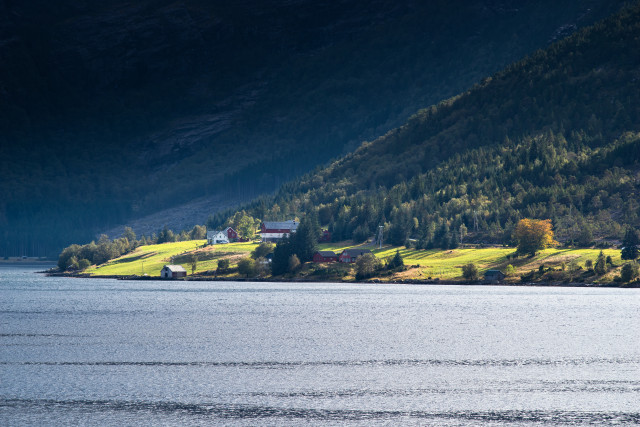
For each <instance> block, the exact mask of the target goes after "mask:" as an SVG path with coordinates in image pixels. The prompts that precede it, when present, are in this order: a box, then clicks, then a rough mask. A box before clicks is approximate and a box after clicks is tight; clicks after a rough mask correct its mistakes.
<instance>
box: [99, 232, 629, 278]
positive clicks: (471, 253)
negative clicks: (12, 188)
mask: <svg viewBox="0 0 640 427" xmlns="http://www.w3.org/2000/svg"><path fill="white" fill-rule="evenodd" d="M204 243H205V241H204V240H196V241H187V242H176V243H163V244H159V245H149V246H142V247H139V248H137V249H136V250H135V251H134V252H132V253H130V254H127V255H125V256H122V257H120V258H117V259H114V260H112V261H110V262H108V263H106V264H103V265H100V266H92V267H90V268H89V269H88V270H87V271H86V273H89V274H92V275H123V276H126V275H134V274H137V275H141V274H143V261H144V273H146V274H148V275H149V276H159V275H160V270H161V269H162V266H163V265H165V264H168V263H171V259H172V257H174V261H175V262H176V263H181V264H183V265H184V267H185V268H186V269H187V271H189V273H190V267H189V266H188V265H187V264H186V262H181V258H180V257H181V256H184V255H185V254H187V253H191V252H194V251H195V252H197V253H198V258H199V261H198V265H197V269H196V272H205V271H207V270H215V268H216V266H217V260H218V259H220V258H230V260H231V267H235V266H236V264H237V261H238V260H239V259H240V258H242V257H245V256H248V255H249V253H250V252H251V251H252V250H253V249H254V248H255V247H256V246H257V244H255V243H231V244H228V245H216V246H209V247H204V248H203V247H202V246H203V244H204ZM347 247H352V246H350V245H349V243H348V242H343V243H331V244H322V245H320V249H322V250H333V251H335V252H340V251H341V250H342V249H345V248H347ZM196 248H197V249H196ZM397 249H400V253H401V254H402V256H403V258H404V262H405V265H407V266H417V267H414V268H410V269H409V270H408V271H405V272H402V273H398V274H397V275H395V276H391V277H390V278H389V280H392V279H401V278H402V279H411V278H413V279H427V278H429V277H432V278H441V279H460V278H461V269H460V267H462V266H463V265H464V264H467V263H470V262H471V263H474V264H476V265H477V266H478V269H479V270H480V272H481V273H483V272H484V271H485V270H488V269H493V268H497V269H500V270H503V271H504V269H505V268H506V266H507V265H508V264H512V265H513V266H514V267H515V268H516V273H517V275H520V274H523V273H527V272H529V271H531V270H537V269H538V267H539V266H540V265H541V264H544V265H545V266H546V267H555V268H558V267H559V266H560V265H561V264H562V263H563V262H564V263H566V264H569V263H570V262H571V261H572V260H574V259H575V260H576V261H577V262H578V263H579V264H580V265H581V266H584V263H585V261H586V260H588V259H590V260H592V261H594V263H595V260H596V258H597V256H598V254H599V252H600V250H599V249H547V250H544V251H541V252H539V253H538V254H537V255H536V256H535V257H531V258H518V259H515V260H508V259H507V256H508V255H510V254H512V253H513V252H514V251H515V249H514V248H481V249H475V248H461V249H454V250H448V251H442V250H414V249H406V248H396V247H390V246H386V247H383V248H382V249H373V252H374V254H375V255H376V256H377V257H378V258H381V259H384V258H386V257H391V256H393V255H394V254H395V251H396V250H397ZM604 254H605V255H608V256H611V258H612V259H613V262H614V264H615V265H620V264H621V259H620V251H619V250H615V249H605V250H604ZM613 275H614V272H610V273H609V274H608V275H607V276H606V278H607V279H609V280H610V279H612V278H613Z"/></svg>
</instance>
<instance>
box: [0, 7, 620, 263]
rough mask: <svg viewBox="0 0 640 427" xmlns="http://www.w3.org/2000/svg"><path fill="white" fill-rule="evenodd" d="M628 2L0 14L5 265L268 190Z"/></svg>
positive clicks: (4, 10)
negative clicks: (170, 213)
mask: <svg viewBox="0 0 640 427" xmlns="http://www.w3.org/2000/svg"><path fill="white" fill-rule="evenodd" d="M622 3H623V2H622V1H617V0H616V1H611V0H587V1H583V2H574V1H566V2H558V1H550V0H544V1H539V2H521V1H515V0H479V1H473V2H464V3H463V4H460V3H457V2H456V3H455V4H454V3H450V2H447V1H435V2H422V1H417V0H416V1H407V2H391V1H364V0H362V1H360V0H358V1H346V0H344V1H335V2H325V3H318V2H315V1H311V0H300V1H283V0H280V1H277V0H271V1H262V0H260V1H259V0H244V1H234V2H209V1H204V0H183V1H169V0H143V1H137V2H129V1H124V0H111V1H106V2H79V1H72V0H60V1H56V2H49V1H44V0H32V1H29V2H18V1H13V0H0V63H2V64H3V66H2V67H0V129H2V132H0V159H1V160H0V162H1V163H2V164H1V166H2V171H3V180H2V183H0V196H2V197H0V235H2V236H3V243H2V245H0V255H4V254H6V255H15V254H17V253H21V254H22V253H24V254H26V255H45V254H52V253H55V252H56V251H57V250H59V248H60V247H61V246H63V245H66V244H68V243H71V242H82V241H86V240H87V239H90V238H91V237H92V236H93V235H95V233H96V232H100V231H101V230H106V229H110V228H112V227H114V226H117V225H121V224H124V223H127V221H134V220H136V219H140V218H148V215H152V214H154V213H158V212H163V211H164V210H165V209H169V208H176V207H177V208H180V206H184V205H186V204H189V203H190V201H191V200H203V199H204V198H209V199H210V200H214V201H215V200H220V201H222V202H220V203H213V204H206V208H203V209H202V210H211V211H212V212H209V214H210V213H213V211H215V210H216V209H220V208H223V207H225V208H226V207H228V206H229V205H230V203H229V201H234V202H240V201H246V200H249V199H250V198H252V197H255V196H256V195H259V194H263V193H265V192H272V191H274V190H275V189H276V188H277V187H278V186H279V185H280V184H282V183H283V182H286V181H287V180H289V179H291V178H294V177H296V176H298V175H300V174H302V173H305V172H307V171H309V170H311V169H313V168H314V167H316V166H318V165H320V164H322V163H324V162H326V161H328V160H329V159H331V158H335V157H336V156H340V155H342V154H345V153H346V152H348V151H351V150H353V149H354V148H356V147H357V146H358V145H359V144H360V142H362V141H363V140H372V139H374V138H376V137H378V136H379V135H381V134H384V133H385V132H387V131H388V130H389V129H391V128H393V127H395V126H398V125H400V124H401V123H403V122H404V121H405V120H406V119H407V117H409V116H410V115H411V114H413V113H414V112H415V111H417V110H418V109H419V108H422V107H425V106H428V105H430V104H433V103H436V102H438V101H440V100H442V99H445V98H447V97H450V96H453V95H455V94H457V93H460V92H461V91H463V90H464V89H466V88H468V87H470V86H471V85H473V84H474V83H476V82H477V81H479V80H480V79H482V78H483V77H485V76H488V75H490V74H492V73H494V72H496V71H497V70H499V69H501V68H502V67H504V66H505V65H507V64H508V63H510V62H512V61H514V60H517V59H519V58H520V57H522V56H524V55H526V54H527V53H530V52H532V51H533V50H535V49H536V48H539V47H543V46H544V45H546V44H547V43H549V41H552V40H554V39H556V38H558V37H559V36H562V35H564V34H567V33H570V32H571V31H573V30H574V29H575V28H579V27H582V26H585V25H588V24H590V23H592V22H594V21H595V20H597V19H600V18H602V17H604V16H606V15H608V14H610V13H612V12H614V11H615V10H617V9H618V7H619V6H620V4H622ZM193 206H205V205H200V204H198V203H195V204H194V205H193ZM189 209H190V208H189ZM206 216H207V215H204V217H206ZM202 217H203V215H201V214H198V215H197V217H194V218H193V223H194V224H195V223H197V222H201V219H200V218H202ZM160 222H162V221H160ZM169 222H170V221H166V223H169ZM187 222H188V221H186V222H185V223H187ZM176 224H178V223H176ZM43 236H44V237H43Z"/></svg>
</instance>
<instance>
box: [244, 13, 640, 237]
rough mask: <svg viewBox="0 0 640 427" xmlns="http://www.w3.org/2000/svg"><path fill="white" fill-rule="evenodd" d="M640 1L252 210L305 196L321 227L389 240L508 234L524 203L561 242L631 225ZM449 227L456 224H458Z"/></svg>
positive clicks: (297, 208)
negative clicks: (380, 234) (382, 232)
mask: <svg viewBox="0 0 640 427" xmlns="http://www.w3.org/2000/svg"><path fill="white" fill-rule="evenodd" d="M638 52H640V5H638V4H636V5H635V6H633V7H631V8H629V9H626V10H625V11H624V12H621V13H620V14H618V15H615V16H613V17H611V18H609V19H606V20H605V21H603V22H601V23H598V24H597V25H595V26H593V27H590V28H588V29H584V30H581V31H579V32H577V33H576V34H574V35H573V36H571V37H570V38H568V39H566V40H564V41H561V42H558V43H555V44H553V45H552V46H550V47H549V48H548V49H545V50H540V51H537V52H535V53H534V54H532V55H531V56H530V57H528V58H525V59H523V60H521V61H519V62H517V63H514V64H512V65H510V66H508V67H507V68H506V69H505V70H504V71H502V72H499V73H497V74H495V75H494V76H492V77H491V78H486V79H484V80H483V81H482V82H481V83H479V84H477V85H476V86H474V87H473V88H472V89H470V90H468V91H466V92H464V93H463V94H461V95H459V96H456V97H454V98H451V99H449V100H447V101H444V102H442V103H440V104H438V105H434V106H432V107H430V108H427V109H424V110H421V111H420V112H418V113H417V114H416V115H414V116H413V117H411V119H410V120H409V121H408V122H407V123H406V124H405V125H403V126H401V127H399V128H397V129H394V130H392V131H390V132H388V133H387V134H386V135H384V136H383V137H380V138H378V139H376V140H374V141H373V142H367V143H364V144H363V145H362V146H361V147H360V148H358V149H357V150H356V151H355V152H354V153H353V154H349V155H347V156H345V157H344V158H343V159H340V160H338V161H336V162H334V163H332V164H331V165H330V166H329V167H327V168H324V169H319V170H318V171H316V172H315V173H312V174H309V175H307V176H305V177H304V178H302V179H300V180H297V181H295V182H294V183H292V184H289V185H286V186H285V187H283V189H282V190H281V191H280V192H279V194H278V195H277V196H276V197H275V199H262V200H259V201H257V202H255V203H254V204H253V207H252V209H253V211H252V213H253V215H254V216H258V217H262V218H267V219H280V218H283V217H286V216H291V215H296V214H300V213H303V212H307V211H310V210H315V209H318V213H319V217H320V221H321V222H322V223H323V224H324V225H327V226H328V227H329V229H330V230H332V231H333V237H334V239H337V240H340V239H344V238H354V239H356V240H364V239H365V238H367V237H369V236H371V235H373V234H374V232H375V231H376V230H377V227H378V226H380V225H384V226H385V229H386V235H387V236H388V239H390V240H391V241H392V242H393V243H396V244H402V243H404V242H405V241H406V239H408V238H413V239H415V241H416V244H417V245H418V246H419V247H433V246H437V247H445V248H446V247H451V246H455V245H456V244H457V242H459V240H460V238H461V237H464V235H465V234H466V233H469V234H473V235H474V236H473V237H474V239H476V240H477V241H493V242H504V243H507V242H509V240H510V238H511V234H512V231H513V227H514V225H515V223H516V222H517V221H518V220H519V219H521V218H524V217H530V218H542V219H546V218H548V219H551V220H552V221H553V225H554V227H555V229H556V233H557V237H558V239H559V240H560V241H562V242H574V243H577V244H582V245H587V244H591V243H592V242H593V241H594V240H597V239H609V240H615V239H619V238H621V237H622V236H623V235H624V231H625V227H627V226H629V225H630V226H635V227H637V226H639V225H640V56H639V55H638ZM461 235H462V236H461Z"/></svg>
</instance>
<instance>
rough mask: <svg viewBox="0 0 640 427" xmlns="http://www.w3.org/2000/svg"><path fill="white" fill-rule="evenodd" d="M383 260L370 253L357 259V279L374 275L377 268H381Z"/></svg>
mask: <svg viewBox="0 0 640 427" xmlns="http://www.w3.org/2000/svg"><path fill="white" fill-rule="evenodd" d="M380 267H381V262H380V260H379V259H378V258H376V256H375V255H373V254H371V253H368V254H364V255H362V256H359V257H358V259H356V280H362V279H366V278H368V277H371V276H373V274H374V273H375V271H376V270H378V269H380Z"/></svg>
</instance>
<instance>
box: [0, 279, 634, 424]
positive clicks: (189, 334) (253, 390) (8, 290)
mask: <svg viewBox="0 0 640 427" xmlns="http://www.w3.org/2000/svg"><path fill="white" fill-rule="evenodd" d="M32 271H33V270H29V269H25V268H22V269H17V268H9V267H0V273H1V274H2V280H1V281H0V379H1V381H0V425H3V426H4V425H7V426H12V425H77V424H79V425H96V426H97V425H212V424H218V425H229V424H232V425H282V424H285V425H292V424H293V425H318V424H320V425H343V424H345V423H347V424H349V425H388V424H393V425H425V424H427V425H428V424H437V425H456V426H459V425H478V424H483V425H542V424H544V425H598V424H616V425H624V424H635V423H640V410H639V409H638V408H639V406H638V404H637V402H638V401H639V398H640V344H639V343H638V339H637V337H638V336H640V334H639V332H640V324H639V322H638V321H637V319H638V315H639V314H640V292H639V291H638V290H631V289H628V290H625V289H588V288H515V287H482V286H473V287H472V286H409V285H345V284H268V283H215V282H211V283H206V282H197V283H165V282H147V281H145V282H126V281H115V280H86V279H73V280H72V279H62V278H47V277H44V276H42V275H36V274H33V273H32Z"/></svg>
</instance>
